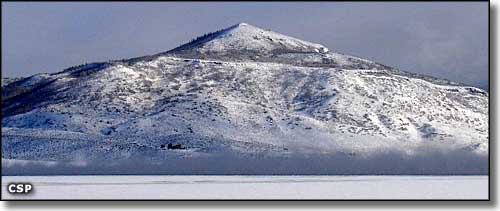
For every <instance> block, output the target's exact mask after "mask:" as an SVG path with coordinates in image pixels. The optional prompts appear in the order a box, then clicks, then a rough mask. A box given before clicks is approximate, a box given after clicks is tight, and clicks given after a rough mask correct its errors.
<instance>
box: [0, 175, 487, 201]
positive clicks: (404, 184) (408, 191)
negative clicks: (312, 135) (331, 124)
mask: <svg viewBox="0 0 500 211" xmlns="http://www.w3.org/2000/svg"><path fill="white" fill-rule="evenodd" d="M11 182H30V183H32V184H33V186H34V191H33V192H32V193H30V194H29V195H25V196H19V195H16V196H13V195H11V194H9V193H8V192H7V184H9V183H11ZM2 198H3V199H488V176H3V177H2Z"/></svg>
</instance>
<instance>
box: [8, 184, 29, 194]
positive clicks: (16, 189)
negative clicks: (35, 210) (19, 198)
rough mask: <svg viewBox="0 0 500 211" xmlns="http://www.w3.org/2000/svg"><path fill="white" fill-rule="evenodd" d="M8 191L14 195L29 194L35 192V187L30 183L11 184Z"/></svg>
mask: <svg viewBox="0 0 500 211" xmlns="http://www.w3.org/2000/svg"><path fill="white" fill-rule="evenodd" d="M7 190H8V191H9V193H12V194H28V193H29V192H30V191H32V190H33V185H31V184H29V183H10V184H9V185H8V186H7Z"/></svg>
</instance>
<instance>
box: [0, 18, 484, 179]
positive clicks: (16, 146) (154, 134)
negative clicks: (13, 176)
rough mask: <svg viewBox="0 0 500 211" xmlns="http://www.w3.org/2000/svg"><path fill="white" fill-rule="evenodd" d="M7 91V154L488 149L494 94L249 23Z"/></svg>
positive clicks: (163, 156) (365, 154) (160, 157)
mask: <svg viewBox="0 0 500 211" xmlns="http://www.w3.org/2000/svg"><path fill="white" fill-rule="evenodd" d="M2 96H3V102H2V103H3V104H2V114H3V116H2V132H3V133H2V159H8V160H12V159H15V160H42V161H69V160H71V161H74V160H88V159H106V160H116V159H127V158H131V157H142V156H146V157H148V158H150V159H152V160H155V162H159V163H161V162H165V161H170V160H172V159H175V158H179V157H182V158H186V157H198V156H202V157H203V156H210V155H218V154H224V153H236V154H237V155H238V157H243V158H247V157H254V156H265V157H275V158H282V157H290V156H294V155H301V156H302V155H304V156H317V155H326V156H330V155H335V156H337V155H341V156H344V157H355V158H366V159H370V156H380V155H381V154H383V153H396V154H397V155H398V156H403V157H402V158H401V159H411V158H412V156H416V157H418V156H428V155H429V153H434V152H439V153H440V154H439V155H440V156H441V155H442V154H443V153H444V155H446V153H453V154H457V153H458V154H462V153H463V154H467V156H469V155H470V156H472V157H474V156H476V157H479V158H484V157H487V156H488V138H489V137H488V93H487V92H485V91H483V90H480V89H477V88H474V87H469V86H463V85H458V84H457V83H453V82H449V81H446V80H439V79H435V78H432V77H427V76H420V75H415V74H410V73H405V72H402V71H399V70H396V69H393V68H390V67H387V66H384V65H381V64H378V63H375V62H372V61H368V60H365V59H361V58H356V57H352V56H348V55H344V54H339V53H333V52H330V51H328V50H327V49H326V48H325V47H323V46H321V45H318V44H313V43H309V42H305V41H301V40H298V39H295V38H291V37H288V36H285V35H280V34H278V33H275V32H270V31H266V30H262V29H259V28H257V27H254V26H251V25H248V24H238V25H235V26H232V27H230V28H228V29H225V30H221V31H218V32H216V33H213V34H209V35H207V36H204V37H201V38H200V39H197V40H195V41H193V42H191V43H188V44H186V45H183V46H181V47H179V48H176V49H173V50H171V51H168V52H166V53H161V54H157V55H153V56H147V57H140V58H134V59H130V60H122V61H115V62H108V63H93V64H87V65H82V66H78V67H74V68H68V69H66V70H65V71H62V72H60V73H56V74H50V75H49V74H39V75H35V76H32V77H29V78H26V79H23V80H20V81H17V82H14V83H11V84H9V85H7V86H5V88H4V89H3V90H2ZM167 144H173V145H176V144H181V146H182V147H183V148H185V149H175V150H168V149H166V148H165V147H162V145H165V146H166V145H167ZM431 155H432V154H431ZM450 157H452V156H451V155H450ZM474 159H475V157H474ZM447 162H448V161H447ZM451 162H453V161H451ZM462 162H468V161H467V160H464V161H462ZM481 164H482V165H484V164H485V165H486V166H487V163H481ZM422 165H425V164H422ZM446 165H449V164H446ZM457 166H460V165H458V164H457ZM463 166H468V165H463ZM483 167H484V166H483ZM395 168H398V167H395ZM481 168H482V167H481ZM483 169H484V168H483ZM474 171H476V169H475V170H474ZM361 172H362V171H361ZM395 172H397V170H395ZM483 173H484V172H483Z"/></svg>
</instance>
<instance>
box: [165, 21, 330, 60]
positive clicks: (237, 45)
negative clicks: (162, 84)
mask: <svg viewBox="0 0 500 211" xmlns="http://www.w3.org/2000/svg"><path fill="white" fill-rule="evenodd" d="M193 51H195V52H197V53H200V54H207V55H208V54H210V55H211V54H214V53H215V54H225V55H229V54H231V53H238V54H241V53H242V52H245V53H253V54H258V55H260V54H271V53H277V52H281V53H284V52H295V53H297V52H303V53H312V52H317V53H320V52H321V53H326V52H328V49H327V48H325V47H324V46H322V45H319V44H314V43H310V42H306V41H302V40H299V39H296V38H293V37H289V36H286V35H282V34H279V33H276V32H272V31H269V30H264V29H261V28H258V27H255V26H252V25H250V24H247V23H239V24H236V25H234V26H231V27H229V28H226V29H223V30H220V31H217V32H213V33H209V34H206V35H204V36H201V37H198V38H197V39H195V40H193V41H191V42H189V43H187V44H185V45H182V46H180V47H178V48H175V49H173V50H172V51H170V53H177V54H184V53H187V54H189V53H193Z"/></svg>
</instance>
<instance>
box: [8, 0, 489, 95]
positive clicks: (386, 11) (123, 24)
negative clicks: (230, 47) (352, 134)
mask: <svg viewBox="0 0 500 211" xmlns="http://www.w3.org/2000/svg"><path fill="white" fill-rule="evenodd" d="M488 9H489V8H488V2H449V3H443V2H420V3H397V2H382V3H380V2H366V3H361V2H359V3H358V2H313V3H305V2H271V3H264V2H246V3H243V2H235V3H229V2H219V3H201V2H190V3H188V2H183V3H176V2H157V3H151V2H149V3H134V2H114V3H111V2H108V3H96V2H86V3H85V2H81V3H61V2H54V3H23V2H2V76H3V77H13V76H28V75H32V74H35V73H40V72H49V73H51V72H58V71H61V70H62V69H64V68H66V67H69V66H73V65H78V64H82V63H86V62H96V61H107V60H111V59H122V58H130V57H137V56H143V55H148V54H154V53H158V52H163V51H167V50H170V49H172V48H174V47H176V46H178V45H180V44H182V43H184V42H187V41H189V40H191V39H192V38H195V37H197V36H199V35H202V34H204V33H207V32H212V31H216V30H218V29H222V28H226V27H229V26H231V25H234V24H236V23H239V22H246V23H249V24H252V25H255V26H258V27H261V28H265V29H271V30H273V31H276V32H279V33H282V34H285V35H289V36H293V37H297V38H300V39H302V40H306V41H311V42H315V43H320V44H323V45H325V46H327V47H328V48H329V49H330V50H332V51H335V52H340V53H346V54H350V55H355V56H359V57H362V58H366V59H370V60H374V61H377V62H380V63H383V64H386V65H389V66H393V67H397V68H400V69H401V70H405V71H410V72H415V73H423V74H428V75H433V76H436V77H440V78H447V79H450V80H454V81H458V82H463V83H466V84H470V85H474V86H479V87H481V88H487V86H488Z"/></svg>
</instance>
